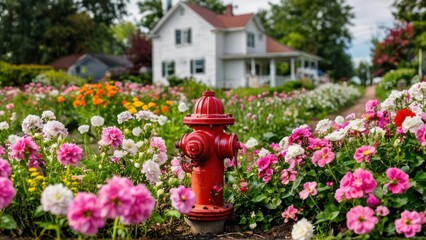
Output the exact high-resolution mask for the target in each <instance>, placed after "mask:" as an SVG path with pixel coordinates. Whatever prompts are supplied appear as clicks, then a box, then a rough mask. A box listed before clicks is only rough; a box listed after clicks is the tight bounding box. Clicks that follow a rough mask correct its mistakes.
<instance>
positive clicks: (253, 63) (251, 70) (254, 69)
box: [250, 58, 256, 76]
mask: <svg viewBox="0 0 426 240" xmlns="http://www.w3.org/2000/svg"><path fill="white" fill-rule="evenodd" d="M250 73H251V75H252V76H255V75H256V62H255V61H254V58H252V59H251V67H250Z"/></svg>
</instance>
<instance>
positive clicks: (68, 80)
mask: <svg viewBox="0 0 426 240" xmlns="http://www.w3.org/2000/svg"><path fill="white" fill-rule="evenodd" d="M33 82H41V83H44V84H47V85H52V86H54V87H58V88H59V87H61V86H68V85H76V86H82V85H83V84H85V83H87V80H86V79H84V78H81V77H77V76H72V75H68V74H67V73H65V72H63V71H55V70H50V71H47V72H43V73H41V74H39V75H38V76H37V77H36V78H35V79H34V80H33Z"/></svg>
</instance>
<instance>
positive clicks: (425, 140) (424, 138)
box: [416, 125, 426, 146]
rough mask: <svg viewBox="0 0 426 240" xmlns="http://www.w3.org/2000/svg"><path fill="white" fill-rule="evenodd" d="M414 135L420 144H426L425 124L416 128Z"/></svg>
mask: <svg viewBox="0 0 426 240" xmlns="http://www.w3.org/2000/svg"><path fill="white" fill-rule="evenodd" d="M416 137H417V140H418V141H419V142H420V144H421V145H422V146H426V125H423V127H421V128H420V129H419V130H417V132H416Z"/></svg>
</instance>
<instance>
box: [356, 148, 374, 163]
mask: <svg viewBox="0 0 426 240" xmlns="http://www.w3.org/2000/svg"><path fill="white" fill-rule="evenodd" d="M372 155H376V148H375V147H373V146H366V145H363V146H361V147H359V148H357V149H356V150H355V154H354V158H355V160H356V162H362V160H365V161H366V162H370V158H371V156H372Z"/></svg>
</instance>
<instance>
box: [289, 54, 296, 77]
mask: <svg viewBox="0 0 426 240" xmlns="http://www.w3.org/2000/svg"><path fill="white" fill-rule="evenodd" d="M294 62H295V61H294V58H292V59H291V60H290V72H291V76H290V78H291V80H296V73H295V69H294V68H295V66H294Z"/></svg>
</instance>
